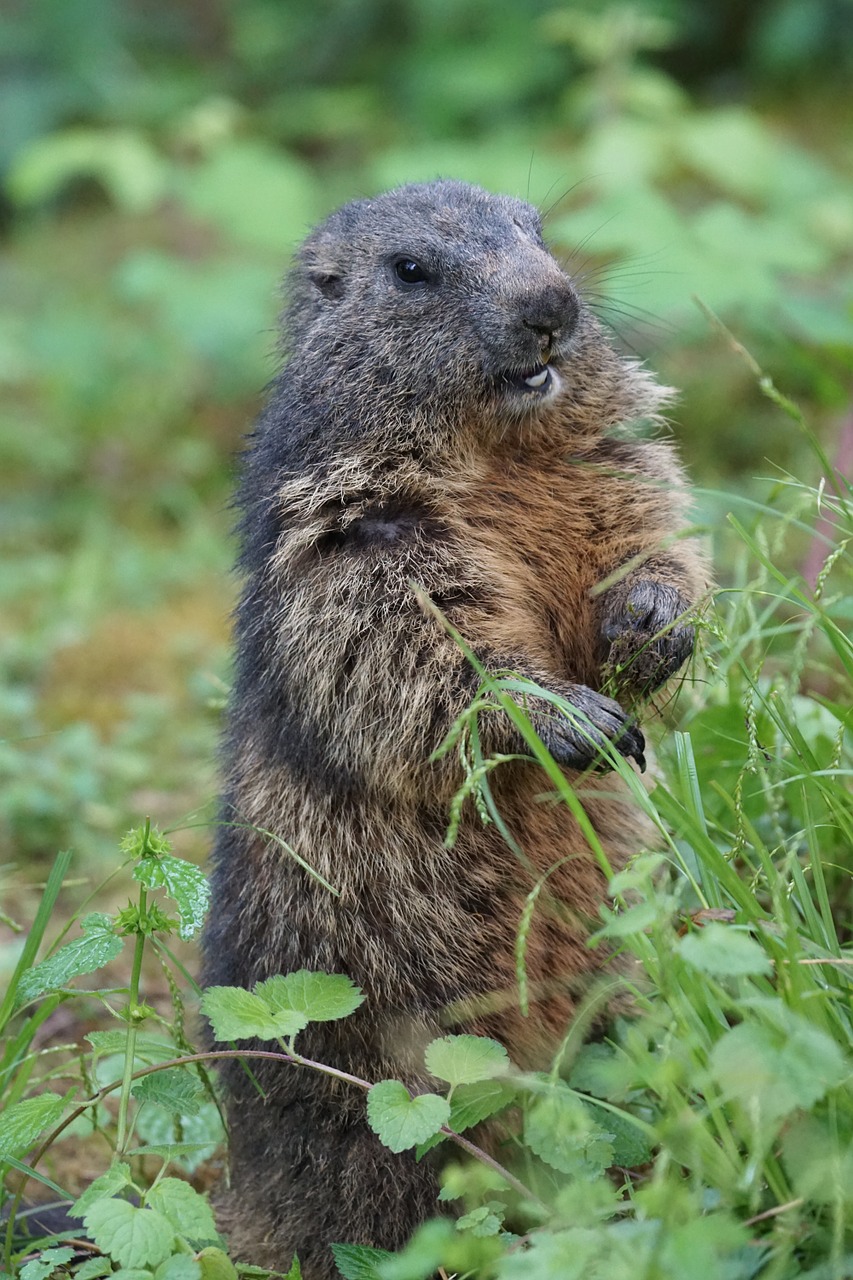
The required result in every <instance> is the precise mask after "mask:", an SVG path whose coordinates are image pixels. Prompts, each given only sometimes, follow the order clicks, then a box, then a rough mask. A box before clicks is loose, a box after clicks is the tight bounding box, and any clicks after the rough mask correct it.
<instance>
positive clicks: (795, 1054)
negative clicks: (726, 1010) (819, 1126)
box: [709, 1013, 848, 1122]
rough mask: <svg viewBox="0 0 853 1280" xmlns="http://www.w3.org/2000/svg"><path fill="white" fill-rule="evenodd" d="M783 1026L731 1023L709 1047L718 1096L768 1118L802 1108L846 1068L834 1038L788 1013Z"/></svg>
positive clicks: (837, 1080) (838, 1079) (839, 1078)
mask: <svg viewBox="0 0 853 1280" xmlns="http://www.w3.org/2000/svg"><path fill="white" fill-rule="evenodd" d="M786 1022H787V1024H788V1025H787V1027H785V1028H778V1029H777V1028H775V1027H774V1028H769V1027H764V1026H757V1025H755V1024H752V1023H741V1025H740V1026H737V1027H733V1028H732V1029H731V1030H730V1031H727V1032H726V1033H725V1035H724V1036H723V1037H722V1038H721V1039H720V1040H718V1041H717V1043H716V1044H715V1045H714V1047H713V1049H712V1050H711V1055H710V1058H709V1067H710V1071H711V1075H712V1077H713V1079H714V1080H715V1081H716V1082H717V1084H718V1085H719V1087H720V1089H721V1090H722V1092H723V1094H724V1096H725V1097H726V1098H729V1099H735V1100H737V1101H738V1102H740V1103H741V1104H742V1105H744V1106H745V1107H748V1108H749V1110H750V1113H751V1114H753V1115H760V1116H763V1118H764V1119H765V1120H766V1121H768V1122H773V1121H778V1120H780V1119H781V1118H782V1117H784V1116H786V1115H790V1113H791V1112H793V1111H797V1110H800V1109H802V1110H808V1109H809V1108H811V1107H812V1106H814V1104H815V1103H816V1102H818V1101H819V1100H820V1099H821V1098H822V1097H823V1096H824V1094H825V1093H826V1092H827V1091H828V1090H829V1089H831V1088H833V1087H835V1086H836V1085H840V1084H841V1083H842V1081H843V1080H844V1079H845V1077H846V1076H847V1073H848V1067H847V1064H846V1062H845V1060H844V1055H843V1053H842V1051H841V1049H840V1048H839V1046H838V1045H837V1044H836V1042H835V1041H834V1040H833V1039H831V1038H830V1037H829V1036H828V1035H826V1034H825V1033H824V1032H823V1031H820V1030H818V1028H817V1027H814V1026H812V1025H811V1023H809V1022H807V1021H806V1020H805V1019H804V1018H798V1017H796V1016H795V1015H793V1014H791V1013H788V1014H787V1017H786Z"/></svg>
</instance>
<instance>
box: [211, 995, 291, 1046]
mask: <svg viewBox="0 0 853 1280" xmlns="http://www.w3.org/2000/svg"><path fill="white" fill-rule="evenodd" d="M201 1008H202V1012H203V1013H205V1014H207V1016H208V1018H209V1019H210V1022H211V1025H212V1027H213V1033H214V1035H215V1036H216V1038H217V1040H249V1039H252V1038H257V1039H259V1040H278V1039H279V1038H280V1037H281V1036H292V1035H295V1034H296V1032H297V1031H301V1030H302V1028H303V1027H305V1026H307V1024H308V1019H307V1018H306V1017H305V1015H304V1014H303V1013H296V1012H295V1011H294V1010H292V1009H282V1010H280V1011H279V1012H277V1013H273V1012H272V1011H271V1009H270V1006H269V1004H268V1002H267V1001H265V1000H263V999H261V997H260V996H258V995H256V994H255V993H254V992H253V991H246V990H245V989H244V988H243V987H208V989H207V991H205V993H204V995H203V996H202V998H201Z"/></svg>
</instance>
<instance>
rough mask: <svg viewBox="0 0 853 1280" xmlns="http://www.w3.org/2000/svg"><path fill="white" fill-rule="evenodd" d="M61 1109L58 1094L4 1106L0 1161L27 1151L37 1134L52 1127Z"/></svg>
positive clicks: (42, 1095)
mask: <svg viewBox="0 0 853 1280" xmlns="http://www.w3.org/2000/svg"><path fill="white" fill-rule="evenodd" d="M64 1106H65V1099H64V1098H60V1096H59V1094H58V1093H40V1094H38V1095H37V1096H36V1097H35V1098H24V1100H23V1101H22V1102H15V1103H13V1104H12V1106H11V1107H7V1108H6V1110H5V1111H4V1112H3V1114H2V1115H0V1160H2V1159H3V1157H4V1156H22V1155H24V1154H25V1153H26V1152H27V1151H29V1149H30V1147H32V1146H33V1144H34V1143H35V1141H36V1138H37V1137H38V1136H39V1134H40V1133H42V1132H43V1131H44V1130H45V1129H48V1128H50V1126H51V1125H53V1124H56V1121H57V1120H58V1119H59V1117H60V1115H61V1114H62V1110H63V1108H64Z"/></svg>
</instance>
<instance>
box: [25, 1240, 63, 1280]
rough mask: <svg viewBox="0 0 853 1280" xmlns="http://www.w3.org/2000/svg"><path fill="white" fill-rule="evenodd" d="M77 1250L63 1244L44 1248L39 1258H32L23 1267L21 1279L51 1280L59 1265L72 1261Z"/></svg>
mask: <svg viewBox="0 0 853 1280" xmlns="http://www.w3.org/2000/svg"><path fill="white" fill-rule="evenodd" d="M75 1252H76V1250H75V1249H71V1248H69V1246H68V1245H62V1246H60V1247H59V1248H56V1249H42V1251H41V1253H40V1254H39V1255H38V1257H37V1258H32V1259H31V1260H30V1261H29V1262H26V1263H24V1265H23V1266H22V1267H21V1280H49V1277H50V1276H52V1275H53V1273H54V1271H55V1270H56V1268H57V1267H61V1266H62V1264H63V1263H65V1262H70V1261H71V1259H72V1258H73V1257H74V1254H75Z"/></svg>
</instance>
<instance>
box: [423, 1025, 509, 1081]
mask: <svg viewBox="0 0 853 1280" xmlns="http://www.w3.org/2000/svg"><path fill="white" fill-rule="evenodd" d="M426 1065H427V1070H428V1071H429V1072H430V1073H431V1074H432V1075H434V1076H438V1078H439V1079H440V1080H447V1081H448V1083H449V1084H451V1085H452V1086H454V1087H455V1086H456V1085H460V1084H477V1083H478V1082H479V1081H481V1080H492V1079H494V1077H495V1076H502V1075H505V1074H506V1072H507V1071H508V1070H509V1058H508V1056H507V1051H506V1049H505V1048H504V1047H503V1045H502V1044H498V1042H497V1040H489V1039H487V1038H486V1037H485V1036H468V1035H462V1036H444V1037H443V1038H442V1039H440V1040H433V1042H432V1044H429V1045H427V1049H426Z"/></svg>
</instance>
